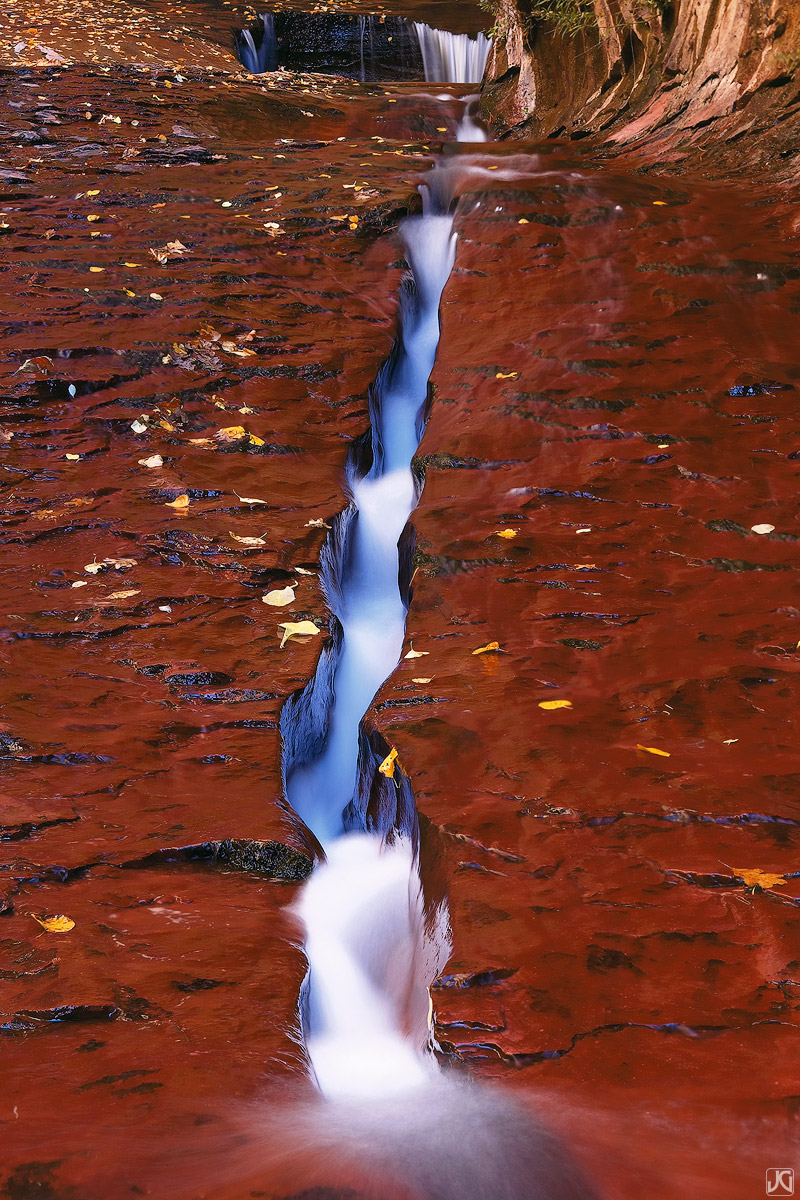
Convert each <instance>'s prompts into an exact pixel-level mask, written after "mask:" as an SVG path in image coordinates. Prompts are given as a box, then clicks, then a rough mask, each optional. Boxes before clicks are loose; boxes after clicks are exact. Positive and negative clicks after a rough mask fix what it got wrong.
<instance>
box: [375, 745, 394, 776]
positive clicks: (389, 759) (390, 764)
mask: <svg viewBox="0 0 800 1200" xmlns="http://www.w3.org/2000/svg"><path fill="white" fill-rule="evenodd" d="M396 758H397V751H396V750H390V751H389V753H388V754H387V755H386V758H385V759H384V760H383V762H382V763H381V765H380V766H379V767H378V770H379V771H380V773H381V775H385V776H386V778H387V779H393V778H394V764H395V759H396Z"/></svg>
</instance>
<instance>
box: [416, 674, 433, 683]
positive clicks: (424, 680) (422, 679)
mask: <svg viewBox="0 0 800 1200" xmlns="http://www.w3.org/2000/svg"><path fill="white" fill-rule="evenodd" d="M432 681H433V676H432V675H431V676H428V678H425V677H424V676H422V675H420V676H419V677H418V678H416V679H412V680H411V682H412V683H432Z"/></svg>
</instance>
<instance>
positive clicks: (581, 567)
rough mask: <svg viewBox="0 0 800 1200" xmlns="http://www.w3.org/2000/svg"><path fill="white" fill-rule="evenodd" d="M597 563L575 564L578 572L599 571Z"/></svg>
mask: <svg viewBox="0 0 800 1200" xmlns="http://www.w3.org/2000/svg"><path fill="white" fill-rule="evenodd" d="M598 569H599V568H598V566H597V563H575V570H576V571H597V570H598Z"/></svg>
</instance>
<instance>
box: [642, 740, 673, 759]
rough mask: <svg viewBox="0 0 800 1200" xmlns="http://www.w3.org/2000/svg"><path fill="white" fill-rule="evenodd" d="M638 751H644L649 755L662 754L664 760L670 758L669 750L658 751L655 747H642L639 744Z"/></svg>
mask: <svg viewBox="0 0 800 1200" xmlns="http://www.w3.org/2000/svg"><path fill="white" fill-rule="evenodd" d="M636 749H637V750H644V751H645V752H646V753H647V754H660V755H661V757H662V758H669V757H670V752H669V750H657V749H656V747H655V746H642V745H640V744H639V743H638V742H637V743H636Z"/></svg>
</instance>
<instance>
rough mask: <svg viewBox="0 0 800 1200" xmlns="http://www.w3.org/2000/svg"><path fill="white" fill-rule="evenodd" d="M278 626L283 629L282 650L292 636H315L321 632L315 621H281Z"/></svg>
mask: <svg viewBox="0 0 800 1200" xmlns="http://www.w3.org/2000/svg"><path fill="white" fill-rule="evenodd" d="M278 628H279V629H282V630H283V637H282V638H281V650H282V649H283V647H284V646H285V645H286V643H287V642H288V641H289V640H290V638H296V637H313V636H314V635H315V634H317V633H319V628H318V627H317V626H316V625H315V624H314V622H313V621H281V623H280V625H279V626H278Z"/></svg>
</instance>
